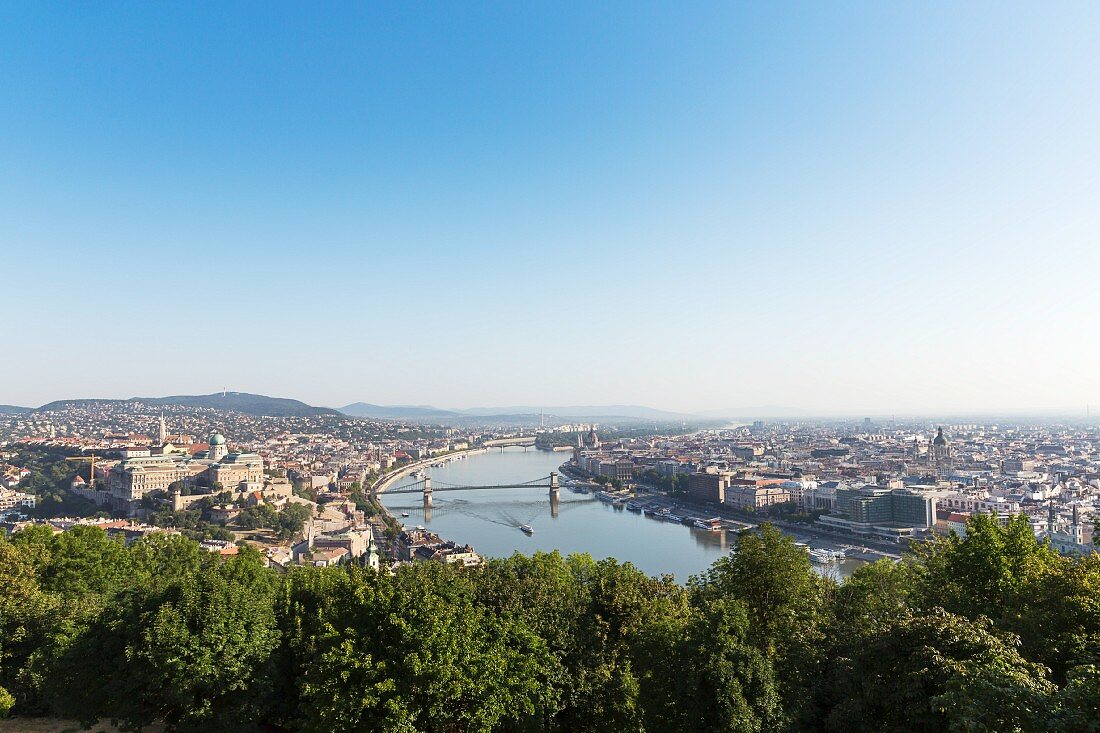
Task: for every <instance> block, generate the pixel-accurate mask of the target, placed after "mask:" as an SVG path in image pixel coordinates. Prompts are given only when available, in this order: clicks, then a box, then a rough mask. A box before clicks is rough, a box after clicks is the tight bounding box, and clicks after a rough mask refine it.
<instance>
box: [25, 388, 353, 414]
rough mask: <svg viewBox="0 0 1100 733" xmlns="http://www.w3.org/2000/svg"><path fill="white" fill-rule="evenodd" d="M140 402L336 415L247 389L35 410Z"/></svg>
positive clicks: (55, 404)
mask: <svg viewBox="0 0 1100 733" xmlns="http://www.w3.org/2000/svg"><path fill="white" fill-rule="evenodd" d="M125 402H141V403H143V404H146V405H183V406H185V407H207V408H212V409H215V410H233V411H235V412H243V413H244V414H246V415H255V416H257V417H259V416H264V415H266V416H269V417H314V416H317V415H339V414H340V413H339V412H337V411H336V410H332V409H329V408H327V407H313V406H311V405H307V404H306V403H304V402H300V401H298V400H291V399H286V398H285V397H267V396H265V395H257V394H248V393H247V392H225V393H222V392H216V393H214V394H208V395H172V396H171V397H131V398H130V399H128V400H97V399H82V400H58V401H56V402H51V403H49V404H48V405H42V407H39V408H38V410H37V411H38V412H46V411H51V410H62V409H65V408H67V407H77V406H81V405H87V404H91V403H120V404H121V403H125Z"/></svg>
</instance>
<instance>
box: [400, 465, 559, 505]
mask: <svg viewBox="0 0 1100 733" xmlns="http://www.w3.org/2000/svg"><path fill="white" fill-rule="evenodd" d="M494 489H546V490H547V491H548V492H549V494H550V498H551V499H557V498H558V496H559V495H560V487H559V484H558V474H557V472H556V471H551V472H550V475H549V476H543V477H541V478H536V479H531V480H530V481H522V482H516V483H507V484H483V485H467V484H451V483H447V482H445V481H433V480H432V477H431V476H425V477H424V478H422V479H420V480H419V481H417V482H416V483H413V484H405V485H404V486H401V487H398V488H396V489H388V490H387V491H386V492H385V493H387V494H423V495H424V506H426V507H430V506H431V505H432V494H433V493H434V492H436V491H481V490H494Z"/></svg>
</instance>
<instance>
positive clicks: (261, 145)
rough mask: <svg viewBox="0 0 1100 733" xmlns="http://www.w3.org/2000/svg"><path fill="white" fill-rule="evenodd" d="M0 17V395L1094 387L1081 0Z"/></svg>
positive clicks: (985, 398)
mask: <svg viewBox="0 0 1100 733" xmlns="http://www.w3.org/2000/svg"><path fill="white" fill-rule="evenodd" d="M0 17H2V18H3V20H4V22H3V23H0V64H2V65H3V67H4V68H5V69H6V70H7V71H8V72H9V73H6V74H4V75H0V93H2V94H3V95H4V98H5V100H6V102H5V112H6V114H5V115H3V116H0V159H3V160H4V161H5V168H6V175H5V176H4V179H3V182H2V183H0V232H2V233H0V249H2V251H3V262H4V264H5V268H4V269H5V273H6V275H7V277H6V278H5V282H4V290H3V291H2V296H3V298H4V303H5V312H6V313H8V314H9V315H12V316H14V317H13V318H9V319H8V324H7V329H6V334H7V336H8V347H9V348H8V349H7V354H6V355H5V357H4V358H3V360H2V361H0V388H2V389H0V392H2V394H0V402H4V403H12V404H18V405H24V406H29V407H34V406H37V405H41V404H44V403H46V402H49V401H51V400H54V399H69V398H81V397H86V398H93V397H103V398H127V397H132V396H135V395H154V396H156V395H168V394H180V393H185V394H203V393H210V392H215V391H220V390H221V389H222V388H223V387H225V386H226V385H228V386H229V389H231V390H237V391H247V392H252V393H259V394H268V395H272V396H280V397H291V398H295V399H300V400H303V401H305V402H308V403H309V404H313V405H324V406H340V405H344V404H347V403H350V402H354V401H358V400H363V401H367V402H373V403H377V404H389V405H392V404H432V405H438V406H445V407H449V406H475V405H485V406H497V405H499V406H505V405H513V404H540V403H542V404H548V405H553V404H558V405H562V404H593V405H602V404H642V405H651V406H653V407H657V408H661V409H668V410H676V411H684V412H703V411H708V410H721V409H731V408H740V407H744V406H759V405H768V404H778V405H784V406H790V407H794V408H798V409H800V410H805V411H807V412H809V413H817V414H826V413H829V414H832V413H845V414H855V413H858V412H867V413H869V414H876V415H882V414H889V413H891V412H894V413H897V414H929V413H937V412H939V413H945V414H946V413H951V414H967V413H988V412H996V411H1012V412H1026V411H1034V412H1066V413H1072V414H1079V415H1083V414H1084V413H1085V406H1086V405H1087V404H1090V403H1091V404H1100V387H1098V386H1097V384H1096V381H1095V379H1094V377H1093V376H1092V368H1091V367H1092V364H1094V363H1095V362H1096V361H1097V360H1098V359H1100V325H1098V324H1097V322H1096V320H1095V319H1094V318H1090V316H1091V315H1092V314H1094V313H1096V312H1097V307H1098V305H1100V304H1098V303H1097V296H1096V292H1095V287H1094V285H1093V283H1092V278H1091V277H1090V276H1091V274H1092V273H1093V272H1096V271H1097V268H1098V266H1100V255H1098V254H1097V252H1098V247H1097V244H1098V242H1097V232H1098V231H1100V210H1097V209H1096V207H1095V206H1094V205H1092V202H1093V201H1095V200H1096V198H1097V195H1098V194H1100V178H1098V176H1097V175H1096V173H1095V171H1096V170H1098V169H1100V166H1098V163H1100V138H1098V137H1097V136H1096V135H1095V132H1094V131H1095V130H1096V129H1100V102H1098V100H1097V97H1096V94H1095V92H1094V80H1095V78H1096V77H1097V75H1098V72H1100V53H1098V51H1100V48H1098V43H1100V42H1098V40H1097V39H1096V38H1095V36H1094V34H1092V33H1091V29H1092V28H1095V27H1096V26H1097V21H1100V7H1098V6H1096V5H1095V4H1088V3H1064V4H1058V5H1057V6H1046V7H1041V8H1040V7H1036V6H1031V5H1028V4H1024V3H1007V4H1005V3H1002V4H984V3H974V4H967V5H965V6H962V7H960V6H958V5H955V4H946V3H945V4H934V3H930V4H922V5H921V6H920V7H903V6H891V7H886V6H884V5H882V4H875V3H846V4H840V5H832V6H829V7H821V6H815V5H812V4H794V5H790V6H785V7H783V8H776V7H763V6H761V7H748V6H736V7H732V6H731V7H714V6H707V5H703V4H684V3H676V4H664V5H662V4H648V5H644V6H639V5H636V4H633V3H632V4H625V3H622V4H604V5H601V6H600V7H598V8H568V9H566V8H562V7H555V6H553V5H551V4H524V5H523V6H522V7H520V6H515V7H508V6H488V5H483V6H465V7H462V8H458V7H453V6H447V5H442V4H441V5H434V6H424V7H423V8H420V9H417V10H412V9H407V8H385V9H380V8H375V9H366V8H360V7H357V6H353V5H343V6H329V7H327V8H304V7H296V6H293V5H289V4H272V5H262V6H261V5H248V4H245V5H241V6H236V7H234V8H221V9H219V10H218V11H217V12H213V11H211V10H209V9H200V8H192V7H188V6H182V5H179V6H170V5H163V6H155V7H143V8H133V7H124V6H121V5H98V6H95V7H81V6H72V7H49V6H19V5H8V6H6V7H4V8H3V9H2V10H0ZM222 345H227V346H224V347H223V346H222Z"/></svg>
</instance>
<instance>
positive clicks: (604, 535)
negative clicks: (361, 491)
mask: <svg viewBox="0 0 1100 733" xmlns="http://www.w3.org/2000/svg"><path fill="white" fill-rule="evenodd" d="M568 458H569V454H568V453H550V452H546V451H539V450H535V449H528V450H524V449H523V448H506V449H504V451H500V450H499V449H496V450H492V451H490V452H488V453H482V454H479V455H473V456H470V457H468V458H465V459H461V460H453V461H450V462H448V463H447V464H446V465H445V466H442V467H437V468H429V469H426V471H425V473H426V474H427V475H429V476H431V478H432V482H433V484H435V485H436V486H437V487H439V485H440V484H443V483H448V484H456V485H462V486H474V485H476V486H483V485H493V484H504V483H518V482H524V481H529V480H533V479H539V478H542V477H545V476H548V475H549V474H550V472H551V471H557V470H558V467H559V466H560V465H561V464H562V463H563V462H564V461H566V460H568ZM413 483H416V479H413V478H409V477H406V478H403V479H401V480H399V481H398V482H397V483H396V484H394V485H393V486H391V487H390V491H394V490H400V489H401V488H402V487H405V486H409V485H410V484H413ZM381 498H382V502H383V503H384V504H385V505H386V507H387V508H388V509H389V510H390V511H391V512H392V513H393V514H394V516H396V517H397V518H398V519H399V520H400V521H401V522H403V523H404V524H406V525H408V526H416V525H423V526H425V527H427V528H429V529H431V530H432V531H434V532H436V533H438V534H439V535H441V536H442V537H443V538H444V539H449V540H455V541H456V542H461V543H464V544H465V543H469V544H471V545H473V547H474V549H475V550H477V551H478V552H479V553H480V554H482V555H484V556H487V557H507V556H509V555H511V554H512V553H514V552H521V553H524V554H528V555H529V554H532V553H534V552H537V551H540V550H541V551H544V552H549V551H552V550H560V551H561V552H562V553H563V554H569V553H573V552H586V553H588V554H590V555H592V556H593V557H595V558H597V559H599V558H604V557H615V558H618V559H619V560H620V561H629V562H631V563H633V564H634V565H635V566H637V567H638V568H639V569H641V570H642V571H643V572H645V573H647V574H649V575H659V574H663V573H671V574H672V575H674V576H675V578H676V580H677V581H679V582H681V583H682V582H685V581H686V580H687V579H688V577H689V576H691V575H695V574H697V573H700V572H702V571H704V570H706V569H707V567H708V566H710V564H711V563H712V562H714V561H715V560H716V559H718V558H719V557H721V556H723V555H725V554H727V553H728V552H729V550H730V547H731V543H733V542H735V541H736V536H735V533H734V532H733V531H732V530H722V531H719V532H707V531H703V530H699V529H695V528H692V527H685V526H683V525H678V524H670V523H668V522H662V521H659V520H656V519H651V518H650V517H646V516H644V515H642V514H635V513H633V512H628V511H625V510H624V509H616V508H614V507H612V506H611V505H610V504H605V503H604V502H601V501H597V500H596V499H595V498H594V497H593V496H592V495H591V494H587V495H585V494H577V493H574V492H572V491H570V490H569V489H568V488H566V487H564V486H563V487H562V489H561V498H560V500H559V502H558V506H557V511H556V512H554V511H553V508H552V507H551V505H550V498H549V495H548V493H547V490H546V488H532V489H492V490H480V491H439V490H438V488H437V490H436V491H434V492H433V504H434V506H433V507H432V508H431V509H430V510H425V509H424V507H423V502H422V497H421V494H419V493H416V494H399V493H388V492H387V493H383V494H382V495H381ZM403 512H408V514H409V516H408V517H402V516H401V514H402V513H403ZM524 524H529V525H531V527H533V528H534V534H533V535H530V536H528V535H526V534H524V533H523V532H521V531H520V529H519V527H520V525H524ZM854 565H855V563H854V562H853V561H845V563H844V564H843V565H841V566H833V567H832V568H831V569H830V570H829V572H832V573H839V574H840V575H842V576H843V575H847V574H848V573H849V572H850V571H851V569H852V568H853V567H854Z"/></svg>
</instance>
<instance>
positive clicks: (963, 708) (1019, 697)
mask: <svg viewBox="0 0 1100 733" xmlns="http://www.w3.org/2000/svg"><path fill="white" fill-rule="evenodd" d="M1015 642H1016V640H1015V639H1014V638H1012V637H1011V636H1007V637H1002V636H1001V635H999V634H997V633H996V632H995V631H994V630H993V627H992V624H990V622H989V621H988V620H987V619H986V620H982V621H970V620H968V619H966V618H964V617H962V616H957V615H954V614H951V613H948V612H946V611H943V610H940V609H936V610H933V611H930V612H929V613H927V614H923V615H910V616H906V617H903V618H901V619H899V620H898V621H897V622H896V623H894V624H892V625H890V626H889V627H885V628H882V629H879V630H877V631H876V632H874V633H872V634H869V635H867V636H865V637H863V638H861V639H860V640H859V643H858V645H855V646H853V647H851V648H849V649H847V650H845V653H844V654H842V655H840V656H839V657H838V660H837V664H836V665H835V667H834V668H833V670H832V672H831V674H830V677H829V680H828V684H829V685H830V687H831V688H832V690H833V691H834V695H835V701H836V704H835V705H834V706H833V707H832V709H831V710H830V711H829V712H828V714H827V717H826V723H827V728H828V730H833V731H852V732H860V731H867V732H868V733H870V732H871V731H885V730H907V731H913V732H914V733H921V732H922V731H928V732H929V733H931V732H932V731H937V732H938V731H959V732H960V733H961V732H963V731H965V732H966V733H978V732H979V731H981V732H986V731H988V733H1009V732H1013V731H1039V730H1043V729H1044V725H1045V723H1044V720H1045V716H1046V714H1047V711H1048V709H1049V707H1050V705H1051V702H1052V695H1053V693H1054V686H1053V685H1052V684H1051V683H1050V682H1049V681H1047V679H1046V678H1045V676H1044V669H1043V668H1042V667H1040V666H1038V665H1035V664H1032V663H1030V662H1028V661H1027V660H1026V659H1024V658H1023V657H1022V656H1020V654H1019V652H1017V650H1016V648H1015Z"/></svg>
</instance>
